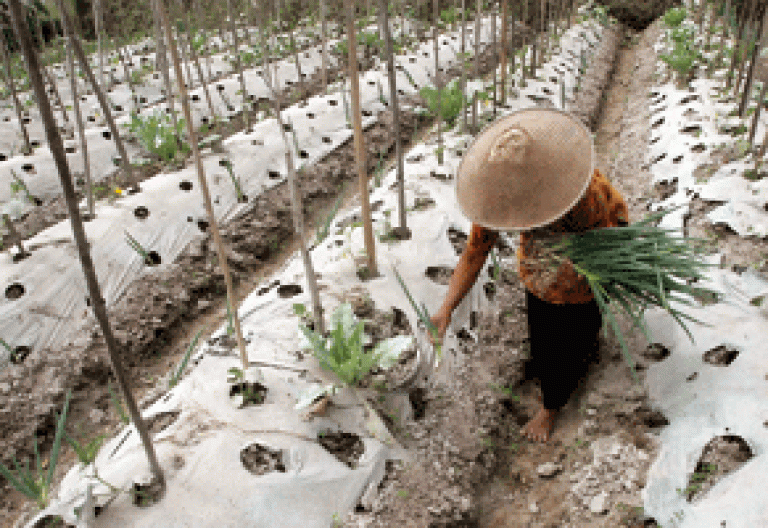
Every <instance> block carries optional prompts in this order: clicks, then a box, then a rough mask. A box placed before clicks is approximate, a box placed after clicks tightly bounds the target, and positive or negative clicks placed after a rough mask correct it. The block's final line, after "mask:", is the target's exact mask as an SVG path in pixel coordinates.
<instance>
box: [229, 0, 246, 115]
mask: <svg viewBox="0 0 768 528" xmlns="http://www.w3.org/2000/svg"><path fill="white" fill-rule="evenodd" d="M227 15H228V17H229V31H230V32H231V33H232V53H233V54H234V56H235V68H237V75H238V77H239V79H240V92H241V93H242V98H243V110H242V111H243V125H244V126H245V128H246V129H248V128H251V114H250V112H249V111H248V92H247V91H246V89H245V76H244V75H243V62H242V61H241V60H240V40H239V39H238V36H237V27H236V26H235V15H234V13H233V12H232V0H227Z"/></svg>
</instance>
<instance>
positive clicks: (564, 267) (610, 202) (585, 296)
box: [466, 169, 628, 304]
mask: <svg viewBox="0 0 768 528" xmlns="http://www.w3.org/2000/svg"><path fill="white" fill-rule="evenodd" d="M627 222H628V211H627V204H626V202H625V201H624V198H623V197H622V196H621V194H620V193H619V191H617V190H616V188H615V187H613V186H612V185H611V184H610V182H609V181H608V179H607V178H606V177H605V176H603V175H602V174H601V173H600V171H599V170H597V169H595V171H594V173H593V174H592V181H591V182H590V184H589V187H588V188H587V191H586V193H585V194H584V196H583V197H582V198H581V200H579V202H578V203H577V204H576V205H575V206H574V207H573V208H571V210H570V211H568V213H566V214H565V215H564V216H562V217H560V218H559V219H558V220H556V221H554V222H553V223H551V224H549V225H547V226H545V228H546V231H548V232H550V233H583V232H585V231H588V230H590V229H598V228H604V227H617V226H620V225H627ZM540 232H542V230H541V229H537V230H533V231H526V232H523V233H521V235H520V247H519V248H518V251H517V257H518V263H519V274H520V279H521V280H522V281H523V284H525V287H526V288H528V290H530V291H531V293H533V294H534V295H536V296H537V297H538V298H539V299H541V300H543V301H546V302H550V303H554V304H566V303H568V304H572V303H574V304H578V303H587V302H590V301H591V300H592V299H593V298H594V294H593V293H592V290H591V288H590V287H589V284H588V283H587V280H586V278H584V277H583V276H582V275H580V274H578V273H577V272H576V270H574V269H573V267H572V266H570V265H568V264H567V263H563V264H561V266H560V267H559V269H558V270H557V273H556V275H554V280H547V279H546V278H545V277H543V276H542V274H541V273H540V272H539V271H538V270H536V269H534V268H533V266H531V265H530V264H529V263H527V262H526V261H527V259H528V258H529V257H530V256H531V251H532V243H533V242H534V241H535V240H536V239H537V234H538V233H540ZM497 238H498V232H497V231H493V230H491V229H487V228H485V227H482V226H480V225H477V224H474V223H473V224H472V230H471V232H470V235H469V241H468V242H467V249H466V251H469V252H471V253H480V254H484V255H487V254H488V252H490V250H491V248H492V247H493V246H494V245H495V243H496V240H497Z"/></svg>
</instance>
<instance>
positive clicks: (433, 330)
mask: <svg viewBox="0 0 768 528" xmlns="http://www.w3.org/2000/svg"><path fill="white" fill-rule="evenodd" d="M392 271H393V272H394V273H395V278H396V279H397V282H398V283H399V284H400V287H401V288H402V289H403V292H405V296H406V297H408V302H410V303H411V306H412V307H413V310H414V311H415V312H416V315H418V316H419V320H420V321H421V322H422V323H423V324H424V326H425V327H426V328H427V330H428V331H429V333H430V334H432V337H433V338H434V339H435V340H437V338H438V333H437V327H436V326H435V325H434V323H432V320H431V319H430V318H429V311H428V310H427V305H426V304H424V303H423V302H422V303H421V307H419V306H418V305H417V304H416V301H414V300H413V296H411V292H410V291H409V290H408V287H407V286H406V285H405V282H404V281H403V278H402V277H401V276H400V273H398V271H397V269H396V268H395V267H392ZM435 350H437V357H438V358H440V357H441V356H442V353H443V351H442V346H441V345H440V344H435Z"/></svg>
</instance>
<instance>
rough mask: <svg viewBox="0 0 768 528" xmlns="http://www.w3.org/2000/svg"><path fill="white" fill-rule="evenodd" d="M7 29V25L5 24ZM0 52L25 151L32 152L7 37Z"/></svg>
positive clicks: (3, 40)
mask: <svg viewBox="0 0 768 528" xmlns="http://www.w3.org/2000/svg"><path fill="white" fill-rule="evenodd" d="M3 29H5V26H3ZM0 53H2V54H3V63H4V65H5V78H6V82H7V83H8V89H9V90H10V91H11V98H12V99H13V107H14V108H15V109H16V117H17V119H18V120H19V128H20V129H21V138H22V139H23V140H24V153H25V154H32V144H31V143H30V142H29V133H28V132H27V127H26V125H24V107H22V106H21V101H19V94H18V92H17V91H16V81H15V80H14V79H13V69H12V67H11V56H10V54H9V53H8V48H6V43H5V38H3V39H2V42H0Z"/></svg>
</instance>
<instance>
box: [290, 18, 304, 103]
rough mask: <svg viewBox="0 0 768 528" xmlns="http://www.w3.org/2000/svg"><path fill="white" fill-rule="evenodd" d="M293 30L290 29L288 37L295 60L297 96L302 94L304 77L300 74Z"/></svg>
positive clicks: (297, 49)
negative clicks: (297, 83)
mask: <svg viewBox="0 0 768 528" xmlns="http://www.w3.org/2000/svg"><path fill="white" fill-rule="evenodd" d="M294 29H295V28H293V29H291V32H290V37H291V47H292V48H293V54H294V57H295V58H296V75H298V77H299V94H304V93H305V92H304V75H303V74H302V73H301V61H300V60H299V47H298V46H297V45H296V40H295V39H294V38H293V31H294ZM302 96H303V95H299V97H302Z"/></svg>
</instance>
